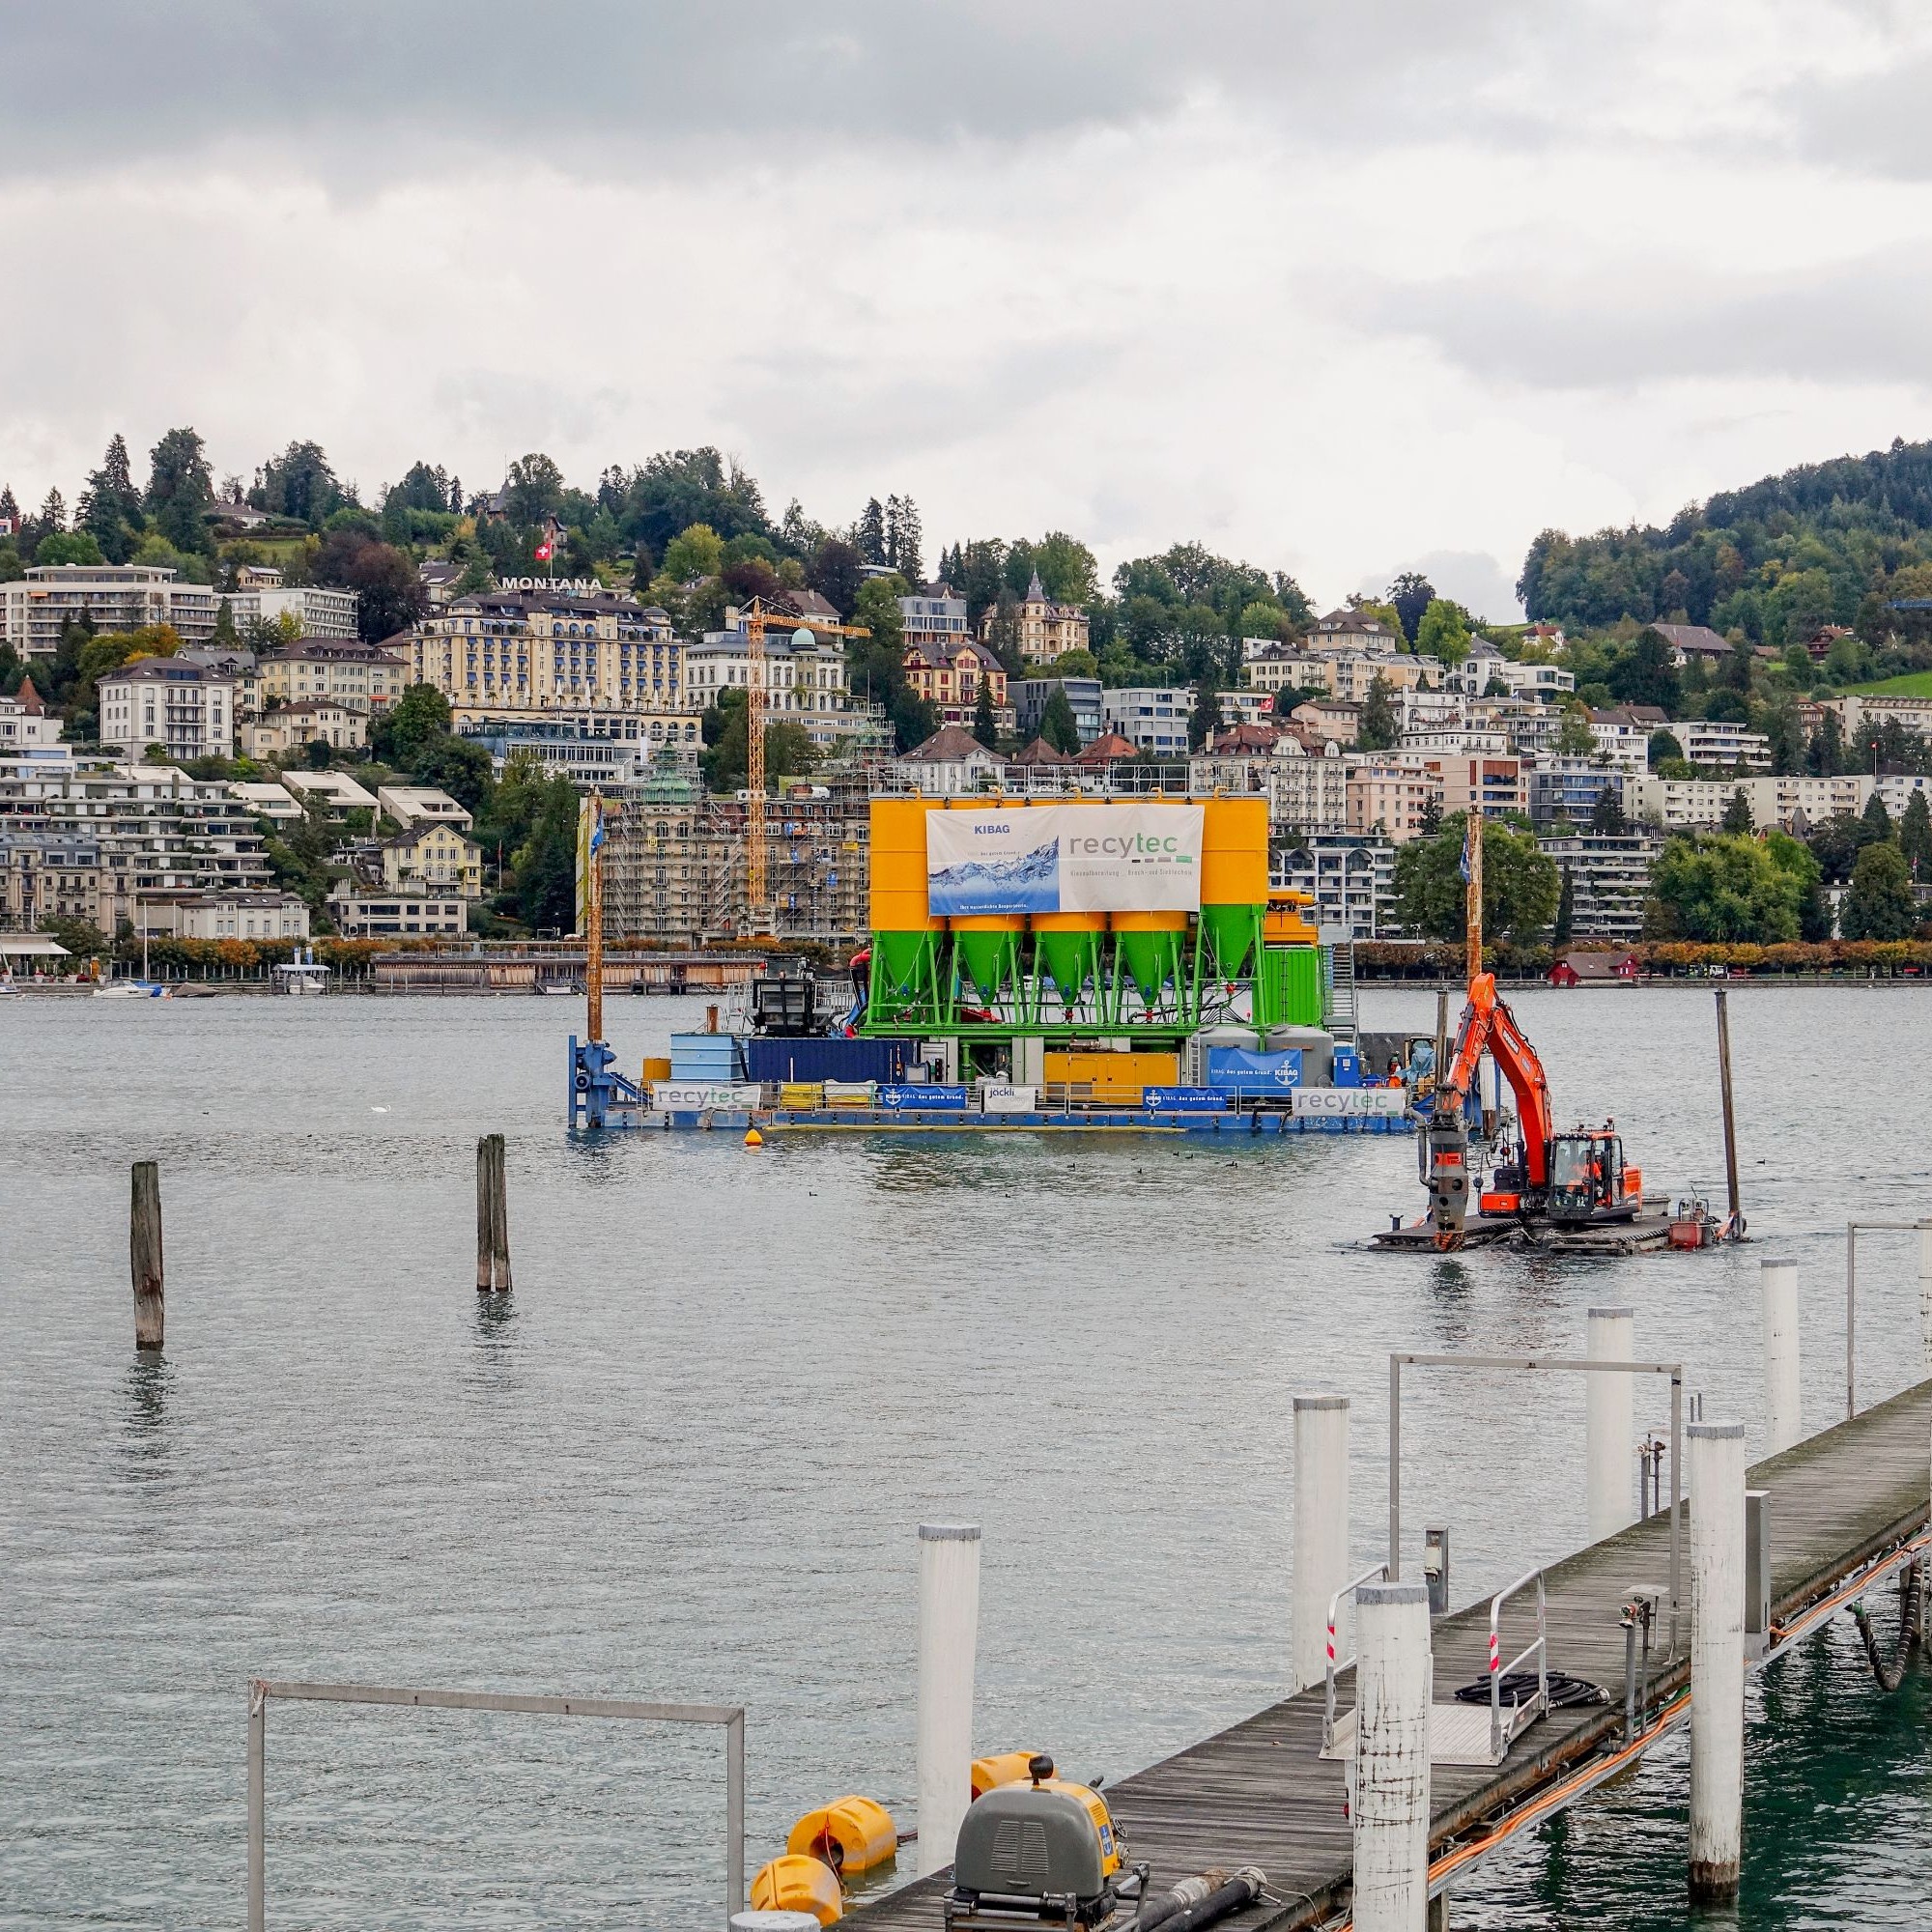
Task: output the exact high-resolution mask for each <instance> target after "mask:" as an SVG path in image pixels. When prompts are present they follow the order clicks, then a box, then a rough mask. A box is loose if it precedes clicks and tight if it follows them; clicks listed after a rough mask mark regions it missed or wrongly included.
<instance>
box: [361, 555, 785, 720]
mask: <svg viewBox="0 0 1932 1932" xmlns="http://www.w3.org/2000/svg"><path fill="white" fill-rule="evenodd" d="M772 635H773V633H772V630H770V629H768V630H767V632H766V639H767V641H768V642H769V640H770V639H771V637H772ZM388 644H389V646H390V647H391V648H395V649H397V650H399V651H400V650H404V649H405V648H406V649H407V654H408V659H409V673H410V674H409V681H410V682H411V683H414V684H428V685H433V686H435V688H436V689H437V690H438V691H440V692H441V693H442V695H443V696H445V697H446V698H448V700H449V703H450V709H451V711H452V713H453V714H454V719H455V725H456V728H457V729H458V730H469V729H470V728H471V727H474V726H479V725H489V724H493V723H497V722H498V721H504V720H511V719H517V718H522V717H528V716H541V715H544V714H552V715H562V716H564V717H567V718H570V719H572V720H580V721H582V722H584V723H588V722H590V721H592V720H593V719H597V718H601V717H607V716H609V715H610V714H611V713H613V712H615V713H620V714H628V715H633V716H637V715H644V714H652V713H659V714H662V713H672V712H681V711H683V710H685V709H686V708H687V704H686V698H685V689H684V686H685V677H684V645H683V643H682V642H681V641H680V640H679V639H677V637H676V636H675V635H674V634H673V633H672V631H671V625H670V618H669V616H668V614H667V613H666V612H665V611H662V610H660V609H659V608H658V607H657V606H656V605H642V606H640V605H639V603H638V601H637V600H636V598H634V597H631V596H629V595H627V594H625V593H623V592H620V591H615V590H604V589H600V588H598V587H596V586H595V585H594V584H591V583H588V582H575V581H572V582H560V583H558V584H556V585H554V586H553V587H549V588H546V587H543V586H541V585H539V584H537V583H535V582H534V581H533V580H527V579H526V580H525V581H524V582H523V583H520V584H519V585H518V586H517V587H516V588H514V589H502V590H493V591H488V592H484V593H480V594H478V595H475V596H469V597H457V598H452V599H451V601H450V602H449V603H448V604H447V605H446V606H444V607H443V608H442V609H441V610H440V611H431V613H430V614H429V615H428V616H427V617H425V618H424V619H423V620H422V621H421V622H420V623H419V624H418V625H417V626H416V627H415V629H414V630H413V631H412V632H410V633H409V635H408V639H407V643H405V640H404V639H389V640H388ZM695 708H697V709H701V708H702V707H701V706H697V707H695Z"/></svg>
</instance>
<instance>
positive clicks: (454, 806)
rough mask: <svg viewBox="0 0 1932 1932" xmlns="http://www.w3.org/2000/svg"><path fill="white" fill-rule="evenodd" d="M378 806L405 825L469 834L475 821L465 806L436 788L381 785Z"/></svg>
mask: <svg viewBox="0 0 1932 1932" xmlns="http://www.w3.org/2000/svg"><path fill="white" fill-rule="evenodd" d="M376 803H377V804H378V805H379V806H381V807H382V809H383V811H384V814H385V815H386V816H387V817H390V818H393V819H394V820H395V821H396V823H397V824H398V825H402V826H410V825H428V824H432V823H435V824H439V825H453V826H455V827H456V828H457V830H458V831H459V832H468V831H469V828H470V827H471V826H472V825H473V824H475V822H476V821H475V819H474V817H473V816H472V815H471V814H470V812H469V810H467V809H466V808H465V807H464V806H462V805H459V804H458V803H457V801H456V800H455V799H453V798H451V797H450V795H449V794H448V793H447V792H446V791H441V790H440V789H439V788H438V787H437V786H435V785H399V784H386V785H378V786H377V787H376Z"/></svg>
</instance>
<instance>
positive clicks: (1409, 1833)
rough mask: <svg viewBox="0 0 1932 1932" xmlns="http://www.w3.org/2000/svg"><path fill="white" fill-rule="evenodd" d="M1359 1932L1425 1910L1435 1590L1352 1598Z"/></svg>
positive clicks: (1394, 1924)
mask: <svg viewBox="0 0 1932 1932" xmlns="http://www.w3.org/2000/svg"><path fill="white" fill-rule="evenodd" d="M1355 1612H1356V1617H1355V1807H1354V1827H1355V1904H1354V1917H1355V1932H1424V1924H1425V1921H1426V1918H1427V1915H1428V1912H1429V1699H1430V1693H1431V1690H1432V1689H1433V1688H1434V1686H1433V1680H1434V1660H1433V1659H1432V1657H1431V1655H1430V1639H1429V1586H1428V1584H1426V1583H1424V1582H1421V1581H1416V1582H1412V1583H1364V1584H1363V1585H1362V1586H1361V1588H1360V1589H1359V1590H1357V1591H1356V1592H1355Z"/></svg>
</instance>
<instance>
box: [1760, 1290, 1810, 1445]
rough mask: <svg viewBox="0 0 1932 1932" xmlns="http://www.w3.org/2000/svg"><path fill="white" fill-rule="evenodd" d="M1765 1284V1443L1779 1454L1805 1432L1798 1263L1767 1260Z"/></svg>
mask: <svg viewBox="0 0 1932 1932" xmlns="http://www.w3.org/2000/svg"><path fill="white" fill-rule="evenodd" d="M1758 1272H1759V1275H1760V1278H1761V1279H1762V1281H1763V1284H1764V1419H1765V1446H1766V1447H1767V1448H1768V1449H1769V1451H1770V1452H1771V1454H1772V1455H1774V1456H1776V1454H1777V1452H1778V1451H1779V1450H1780V1449H1789V1448H1790V1447H1791V1445H1792V1444H1793V1443H1794V1442H1796V1441H1798V1440H1799V1439H1800V1438H1801V1437H1802V1436H1803V1435H1804V1422H1803V1420H1802V1418H1801V1417H1800V1415H1799V1412H1798V1264H1797V1263H1796V1262H1766V1263H1765V1264H1764V1265H1763V1267H1762V1268H1760V1269H1759V1271H1758Z"/></svg>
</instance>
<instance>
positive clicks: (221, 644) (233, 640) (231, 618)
mask: <svg viewBox="0 0 1932 1932" xmlns="http://www.w3.org/2000/svg"><path fill="white" fill-rule="evenodd" d="M213 642H214V644H215V645H216V646H217V647H218V648H219V649H221V650H225V651H232V650H235V649H237V648H239V647H240V645H241V635H240V633H238V632H237V630H236V629H235V607H234V605H233V604H231V603H230V602H229V601H228V599H227V598H225V597H224V598H223V599H222V600H221V602H220V603H219V604H217V605H216V606H215V607H214V637H213Z"/></svg>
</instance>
